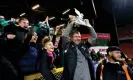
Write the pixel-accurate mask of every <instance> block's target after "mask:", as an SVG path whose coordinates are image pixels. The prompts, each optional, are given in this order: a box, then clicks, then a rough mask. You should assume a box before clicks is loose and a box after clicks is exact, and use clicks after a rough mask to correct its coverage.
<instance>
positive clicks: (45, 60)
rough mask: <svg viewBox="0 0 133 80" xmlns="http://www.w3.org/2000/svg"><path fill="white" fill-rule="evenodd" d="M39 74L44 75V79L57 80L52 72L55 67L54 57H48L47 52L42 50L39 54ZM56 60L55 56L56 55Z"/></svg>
mask: <svg viewBox="0 0 133 80" xmlns="http://www.w3.org/2000/svg"><path fill="white" fill-rule="evenodd" d="M39 57H40V59H39V61H38V62H39V72H41V74H42V75H43V77H44V79H46V80H55V79H54V77H53V74H52V72H51V70H52V69H53V68H54V67H55V66H54V65H53V64H52V63H51V62H52V57H50V56H49V55H48V53H47V52H46V50H45V49H44V50H42V52H41V53H40V54H39ZM54 58H55V55H54Z"/></svg>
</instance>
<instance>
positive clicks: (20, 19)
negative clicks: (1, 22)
mask: <svg viewBox="0 0 133 80" xmlns="http://www.w3.org/2000/svg"><path fill="white" fill-rule="evenodd" d="M22 20H27V21H28V19H27V18H19V21H18V23H20V22H21V21H22Z"/></svg>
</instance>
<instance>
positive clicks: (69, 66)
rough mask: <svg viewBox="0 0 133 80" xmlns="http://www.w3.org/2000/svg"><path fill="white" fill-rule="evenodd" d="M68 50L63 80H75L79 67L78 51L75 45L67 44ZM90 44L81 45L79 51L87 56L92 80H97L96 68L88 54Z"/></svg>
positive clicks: (65, 56)
mask: <svg viewBox="0 0 133 80" xmlns="http://www.w3.org/2000/svg"><path fill="white" fill-rule="evenodd" d="M67 44H69V46H68V45H66V46H67V48H65V50H64V72H63V79H64V80H73V77H74V72H75V69H76V65H77V50H76V47H75V46H74V43H72V42H71V43H67ZM89 46H90V44H89V43H88V44H87V43H86V44H80V45H79V50H80V51H81V52H82V54H83V55H84V56H85V58H86V59H87V60H88V65H89V70H90V75H91V79H92V80H95V77H94V67H93V64H92V60H91V59H90V55H89V52H88V48H89Z"/></svg>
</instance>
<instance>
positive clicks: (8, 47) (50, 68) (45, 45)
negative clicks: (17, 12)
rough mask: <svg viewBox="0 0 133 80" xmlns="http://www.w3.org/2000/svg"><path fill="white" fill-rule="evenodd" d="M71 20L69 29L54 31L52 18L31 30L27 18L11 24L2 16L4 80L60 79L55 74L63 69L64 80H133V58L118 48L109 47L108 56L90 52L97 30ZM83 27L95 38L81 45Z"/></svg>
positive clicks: (0, 78)
mask: <svg viewBox="0 0 133 80" xmlns="http://www.w3.org/2000/svg"><path fill="white" fill-rule="evenodd" d="M69 18H70V21H69V22H68V24H67V26H66V27H60V26H56V28H55V29H54V31H52V30H50V28H51V27H50V25H49V23H48V20H49V18H48V17H46V20H45V21H43V22H39V23H38V25H36V26H35V25H34V26H32V27H30V26H29V21H28V19H26V18H19V19H11V20H9V21H7V20H5V18H4V16H0V29H1V32H0V46H1V49H0V63H1V65H0V72H1V74H0V80H24V76H27V75H32V74H35V73H41V74H42V76H43V77H44V78H45V79H46V80H56V78H55V77H54V75H53V73H52V72H56V68H60V67H63V68H64V70H63V73H62V77H61V79H60V80H133V59H128V57H126V56H125V54H124V53H123V52H122V50H121V49H120V48H119V47H116V46H109V48H108V49H107V55H103V54H101V53H100V52H98V53H95V51H94V50H92V51H91V52H90V53H89V51H88V50H89V48H90V47H91V46H94V45H95V41H96V39H97V34H96V32H95V30H94V29H93V27H92V26H91V24H90V23H89V20H88V19H84V20H78V19H76V18H75V16H74V15H69ZM80 26H85V27H87V28H88V30H89V34H90V35H91V37H90V38H88V40H87V41H86V42H81V34H80V32H79V31H78V27H80Z"/></svg>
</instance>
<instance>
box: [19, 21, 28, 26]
mask: <svg viewBox="0 0 133 80" xmlns="http://www.w3.org/2000/svg"><path fill="white" fill-rule="evenodd" d="M19 26H20V27H22V28H28V26H29V21H28V20H21V21H20V22H19Z"/></svg>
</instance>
